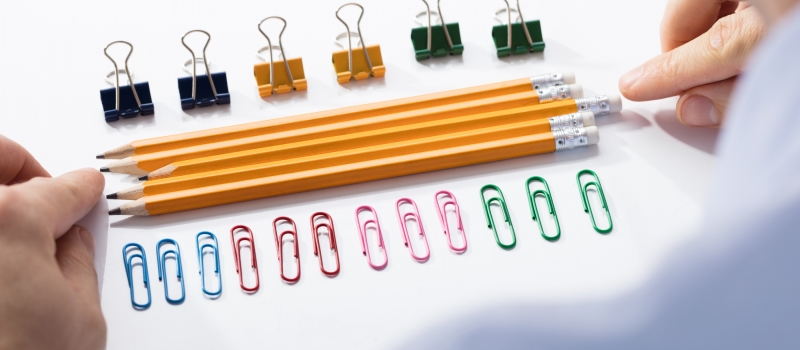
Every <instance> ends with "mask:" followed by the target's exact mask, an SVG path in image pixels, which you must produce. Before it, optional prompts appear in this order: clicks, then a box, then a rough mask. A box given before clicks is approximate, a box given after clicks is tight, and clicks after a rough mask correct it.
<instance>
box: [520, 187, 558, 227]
mask: <svg viewBox="0 0 800 350" xmlns="http://www.w3.org/2000/svg"><path fill="white" fill-rule="evenodd" d="M534 181H538V182H541V183H542V184H543V185H544V190H536V191H533V192H531V182H534ZM525 191H526V192H527V193H528V204H530V206H531V217H532V218H533V220H534V221H536V223H537V224H539V233H541V234H542V237H544V239H546V240H548V241H550V242H553V241H557V240H558V239H559V238H561V224H559V223H558V215H556V206H555V204H553V195H552V194H551V193H550V186H548V185H547V181H545V180H544V178H542V177H541V176H533V177H530V178H528V181H525ZM536 196H542V197H544V199H545V200H546V201H547V207H548V209H549V211H550V215H553V220H555V222H556V235H555V236H548V235H547V234H545V233H544V228H543V227H542V216H541V215H539V209H538V208H537V207H536Z"/></svg>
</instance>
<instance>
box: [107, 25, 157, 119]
mask: <svg viewBox="0 0 800 350" xmlns="http://www.w3.org/2000/svg"><path fill="white" fill-rule="evenodd" d="M114 44H125V45H128V46H129V47H130V48H131V50H130V51H128V56H127V57H125V69H124V71H125V74H126V75H127V76H128V85H127V86H119V73H120V71H122V70H121V69H119V67H117V61H114V59H113V58H111V56H109V55H108V48H109V47H111V45H114ZM103 52H104V53H105V54H106V57H108V59H109V60H111V63H113V64H114V71H113V72H111V73H109V74H108V75H107V76H106V79H108V78H110V77H111V75H112V74H113V75H114V83H113V85H114V87H113V88H109V89H105V90H100V102H102V103H103V110H104V111H105V117H106V122H113V121H117V120H119V118H120V117H122V118H133V117H135V116H137V115H139V113H141V114H142V115H148V114H153V113H155V107H154V106H153V100H152V99H151V98H150V84H148V83H147V82H146V81H145V82H143V83H137V84H134V83H133V74H131V71H130V69H128V59H130V58H131V54H132V53H133V45H131V43H129V42H127V41H115V42H113V43H111V44H108V46H106V48H105V49H104V50H103Z"/></svg>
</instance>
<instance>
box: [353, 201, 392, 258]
mask: <svg viewBox="0 0 800 350" xmlns="http://www.w3.org/2000/svg"><path fill="white" fill-rule="evenodd" d="M361 211H368V212H370V213H372V216H373V217H374V219H369V220H367V221H364V222H363V223H362V222H361V220H360V219H359V218H358V214H359V213H360V212H361ZM369 224H372V225H374V226H375V232H376V233H377V234H378V247H380V248H382V249H383V256H384V261H383V264H381V265H375V263H374V262H372V255H370V253H369V245H368V244H367V226H368V225H369ZM356 225H358V234H359V236H361V249H362V250H363V253H364V255H365V256H366V257H367V263H369V266H372V268H373V269H375V270H382V269H383V268H385V267H386V265H387V264H389V254H388V252H387V251H386V245H385V244H384V243H383V233H381V224H380V222H378V212H377V211H375V208H373V207H370V206H368V205H362V206H360V207H358V208H356Z"/></svg>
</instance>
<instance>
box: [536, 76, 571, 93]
mask: <svg viewBox="0 0 800 350" xmlns="http://www.w3.org/2000/svg"><path fill="white" fill-rule="evenodd" d="M531 85H533V89H534V90H539V89H541V88H546V87H548V86H554V85H564V74H561V73H551V74H542V75H535V76H532V77H531Z"/></svg>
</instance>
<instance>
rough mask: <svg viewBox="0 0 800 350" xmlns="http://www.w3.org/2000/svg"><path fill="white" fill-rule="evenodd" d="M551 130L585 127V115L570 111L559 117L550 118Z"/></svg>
mask: <svg viewBox="0 0 800 350" xmlns="http://www.w3.org/2000/svg"><path fill="white" fill-rule="evenodd" d="M547 120H548V121H550V130H552V131H553V132H556V131H558V130H561V129H564V128H577V127H583V116H581V114H580V113H570V114H565V115H560V116H558V117H552V118H548V119H547Z"/></svg>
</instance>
